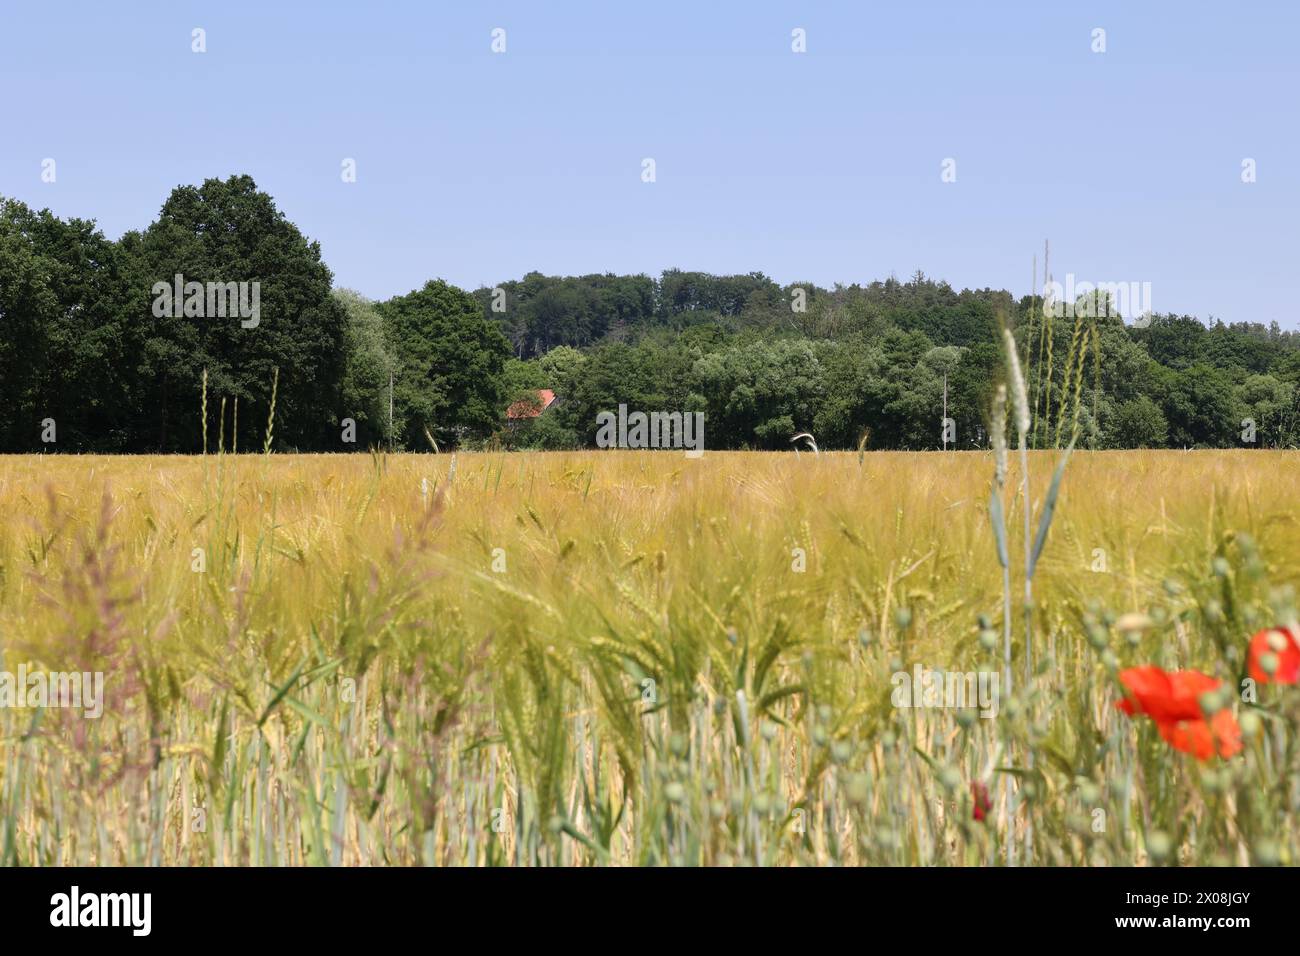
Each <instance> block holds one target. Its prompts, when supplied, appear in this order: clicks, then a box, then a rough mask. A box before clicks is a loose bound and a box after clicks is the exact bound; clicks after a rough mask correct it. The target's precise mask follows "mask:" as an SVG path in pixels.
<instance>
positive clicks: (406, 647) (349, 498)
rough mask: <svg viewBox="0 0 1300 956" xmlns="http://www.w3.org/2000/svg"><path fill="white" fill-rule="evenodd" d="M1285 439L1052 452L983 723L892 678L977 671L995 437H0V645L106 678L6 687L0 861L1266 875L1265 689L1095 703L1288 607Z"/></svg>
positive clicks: (1295, 800) (1286, 734)
mask: <svg viewBox="0 0 1300 956" xmlns="http://www.w3.org/2000/svg"><path fill="white" fill-rule="evenodd" d="M1029 460H1030V471H1031V474H1030V495H1029V501H1030V504H1031V506H1032V509H1033V512H1032V515H1033V519H1034V523H1035V525H1036V524H1037V522H1038V520H1039V515H1040V514H1041V512H1042V510H1043V506H1044V500H1045V496H1046V494H1047V491H1048V486H1049V482H1050V479H1051V476H1052V474H1053V470H1054V469H1055V468H1056V465H1057V461H1058V459H1057V455H1056V454H1055V453H1052V452H1032V453H1030V457H1029ZM1296 460H1297V459H1296V457H1295V455H1294V453H1287V452H1268V451H1263V450H1260V451H1254V450H1252V451H1248V452H1247V451H1225V452H1214V451H1203V452H1202V451H1197V452H1076V453H1075V454H1074V455H1073V456H1072V457H1071V458H1070V460H1069V463H1068V465H1067V467H1066V469H1065V472H1064V478H1063V480H1062V483H1061V490H1060V497H1059V500H1058V501H1057V503H1056V509H1055V515H1054V518H1053V520H1052V523H1051V526H1050V535H1049V537H1048V538H1047V540H1046V543H1045V546H1044V548H1043V550H1042V553H1041V561H1040V563H1039V565H1038V567H1037V571H1036V574H1035V575H1034V578H1033V582H1032V584H1033V591H1032V604H1031V606H1030V608H1029V610H1028V613H1027V614H1026V613H1025V608H1024V606H1023V605H1024V601H1023V598H1022V595H1021V591H1020V586H1019V584H1016V585H1015V587H1014V593H1013V604H1012V614H1011V618H1010V624H1011V629H1010V631H1011V648H1010V651H1011V680H1010V686H1005V682H1004V686H1002V687H1001V700H1000V707H999V710H998V713H997V716H996V717H994V718H992V719H988V718H987V717H984V716H981V715H980V714H979V713H977V712H976V710H975V708H974V707H972V706H969V705H968V706H965V707H958V708H946V707H917V706H913V707H900V706H898V705H897V703H896V702H895V700H894V699H893V696H892V692H893V690H894V687H895V675H897V674H899V673H900V672H903V673H909V674H910V673H914V668H916V667H918V666H919V667H923V668H931V669H939V670H944V671H960V672H968V673H992V674H997V675H1001V676H1005V674H1004V668H1005V663H1006V662H1005V660H1004V657H1005V653H1006V648H1005V646H1004V645H1005V641H1004V635H1005V634H1006V631H1005V629H1004V628H1005V625H1006V624H1007V623H1008V621H1007V620H1004V617H1005V608H1006V606H1007V605H1006V604H1004V591H1003V588H1004V578H1003V569H1002V567H1001V566H1000V563H999V560H998V557H997V546H996V540H995V535H994V533H993V531H992V525H991V522H990V488H991V485H992V481H993V471H994V466H993V459H992V456H991V455H990V454H987V453H975V452H969V453H952V454H944V453H938V452H935V453H883V452H882V453H871V452H868V453H865V454H853V453H842V454H840V453H836V454H828V453H824V454H821V455H813V454H808V453H804V454H800V455H796V454H773V453H744V452H737V453H714V452H709V453H706V454H705V455H704V457H703V458H700V459H697V460H691V459H687V458H685V457H684V456H683V455H681V454H679V453H671V452H635V451H605V452H585V453H555V454H541V453H538V454H519V453H515V454H491V453H477V454H470V453H460V454H458V455H455V456H452V455H447V454H442V455H384V454H381V453H371V454H369V455H366V454H354V455H346V456H344V455H337V456H292V455H264V454H263V455H258V454H245V455H229V454H225V455H222V454H216V455H214V454H209V455H206V456H194V457H74V456H42V457H36V456H30V457H0V509H2V510H3V514H4V516H5V520H4V522H3V525H2V526H0V649H2V652H3V661H2V663H0V669H3V670H4V671H7V672H15V671H16V670H17V669H18V667H19V665H24V666H26V668H27V669H28V671H29V672H30V671H32V670H35V669H41V668H43V669H45V670H49V671H65V672H67V671H76V672H82V673H91V672H102V673H103V675H104V693H103V702H102V703H103V712H102V716H100V717H98V718H90V717H87V716H85V715H84V714H83V713H82V712H80V711H77V710H74V709H69V708H56V707H49V708H31V707H27V708H24V707H18V706H10V707H6V708H0V827H2V832H0V861H2V862H4V863H6V864H18V865H53V864H88V865H122V864H130V865H160V864H161V865H201V864H233V865H245V864H252V865H606V864H608V865H838V864H843V865H864V864H865V865H871V864H884V865H913V864H925V865H977V864H990V865H995V864H1024V863H1032V864H1045V865H1073V866H1078V865H1116V864H1131V863H1138V864H1147V863H1170V864H1173V863H1190V864H1210V863H1219V864H1232V865H1236V864H1241V865H1247V864H1260V863H1265V864H1266V863H1294V862H1296V861H1297V849H1298V848H1300V832H1298V831H1297V825H1296V823H1297V810H1300V784H1298V780H1300V773H1298V771H1300V755H1298V754H1297V748H1296V733H1297V727H1298V719H1300V697H1298V696H1297V693H1298V691H1297V688H1296V687H1291V686H1280V685H1278V684H1268V685H1265V686H1260V687H1258V688H1257V689H1256V691H1257V694H1251V695H1241V694H1233V695H1232V699H1231V700H1230V701H1228V700H1225V701H1224V702H1223V703H1224V705H1225V706H1227V707H1228V709H1229V710H1231V712H1232V713H1234V714H1235V715H1236V719H1237V720H1239V721H1240V729H1241V735H1242V740H1243V746H1242V748H1241V751H1240V753H1237V754H1235V755H1233V756H1232V757H1231V758H1230V759H1220V758H1219V757H1218V756H1217V755H1216V756H1214V757H1211V759H1208V760H1198V759H1196V757H1194V756H1192V755H1190V754H1188V753H1184V752H1180V751H1179V750H1177V749H1174V748H1173V747H1171V746H1169V745H1168V744H1167V743H1166V741H1165V740H1164V739H1162V737H1161V735H1160V734H1159V733H1157V730H1156V728H1155V726H1154V725H1153V724H1152V723H1151V722H1150V721H1144V720H1140V719H1137V718H1133V717H1130V716H1127V715H1125V714H1124V713H1121V712H1120V710H1118V709H1117V707H1116V703H1117V702H1119V701H1120V700H1121V699H1122V698H1123V691H1122V689H1121V685H1120V683H1119V681H1118V680H1117V674H1118V673H1119V672H1120V671H1122V670H1123V669H1125V668H1129V667H1135V666H1139V665H1145V664H1152V665H1157V666H1160V667H1165V668H1170V669H1175V668H1195V669H1198V670H1200V671H1203V672H1204V673H1206V674H1209V675H1212V676H1214V677H1216V678H1218V679H1221V680H1223V681H1225V682H1226V684H1227V685H1230V686H1232V687H1238V686H1239V685H1240V681H1241V679H1242V678H1243V677H1244V675H1245V667H1246V656H1245V655H1246V648H1247V644H1248V642H1249V640H1250V638H1251V635H1252V634H1253V633H1255V632H1256V631H1258V630H1259V629H1260V628H1265V627H1269V626H1272V625H1274V624H1281V623H1287V621H1288V620H1289V619H1290V617H1291V615H1292V614H1293V613H1294V612H1293V590H1294V586H1295V585H1296V583H1297V580H1298V579H1300V528H1298V527H1297V523H1296V517H1295V508H1294V504H1295V501H1296V497H1297V494H1296V493H1297V490H1298V488H1297V480H1296V478H1295V475H1294V472H1293V471H1292V469H1293V468H1294V466H1295V464H1296ZM1021 477H1022V476H1021V475H1020V473H1019V472H1018V470H1017V469H1016V467H1015V461H1014V460H1013V462H1012V467H1011V469H1010V473H1009V474H1008V475H1007V478H1006V485H1005V487H1006V494H1005V517H1006V526H1007V527H1008V528H1009V529H1014V530H1012V532H1011V533H1010V534H1009V535H1008V540H1007V546H1008V548H1009V567H1010V569H1011V572H1012V573H1014V572H1015V571H1016V569H1017V568H1019V567H1020V566H1021V565H1022V564H1023V562H1024V553H1023V544H1022V543H1021V535H1020V530H1021V528H1022V526H1023V524H1024V510H1023V508H1024V498H1023V496H1022V495H1021V494H1020V493H1019V490H1020V488H1021ZM1135 622H1137V623H1135ZM1027 636H1028V639H1027Z"/></svg>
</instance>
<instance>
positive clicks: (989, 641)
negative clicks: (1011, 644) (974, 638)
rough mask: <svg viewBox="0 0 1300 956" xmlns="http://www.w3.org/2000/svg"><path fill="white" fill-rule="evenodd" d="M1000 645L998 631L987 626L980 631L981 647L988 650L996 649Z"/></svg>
mask: <svg viewBox="0 0 1300 956" xmlns="http://www.w3.org/2000/svg"><path fill="white" fill-rule="evenodd" d="M997 646H998V635H997V632H996V631H991V630H989V629H987V628H985V629H984V630H982V631H980V647H982V648H984V650H986V651H992V650H996V649H997Z"/></svg>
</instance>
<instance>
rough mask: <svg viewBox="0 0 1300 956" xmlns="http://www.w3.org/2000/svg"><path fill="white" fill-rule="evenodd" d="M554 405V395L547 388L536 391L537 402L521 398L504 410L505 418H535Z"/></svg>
mask: <svg viewBox="0 0 1300 956" xmlns="http://www.w3.org/2000/svg"><path fill="white" fill-rule="evenodd" d="M554 403H555V393H554V392H553V391H551V390H550V389H549V388H539V389H538V390H537V401H536V402H532V401H529V400H528V399H526V398H521V399H520V400H519V401H517V402H515V403H514V404H513V405H511V406H510V407H509V408H507V409H506V418H536V417H537V416H538V415H540V414H541V413H542V412H544V411H546V410H547V409H548V408H550V407H551V405H553V404H554Z"/></svg>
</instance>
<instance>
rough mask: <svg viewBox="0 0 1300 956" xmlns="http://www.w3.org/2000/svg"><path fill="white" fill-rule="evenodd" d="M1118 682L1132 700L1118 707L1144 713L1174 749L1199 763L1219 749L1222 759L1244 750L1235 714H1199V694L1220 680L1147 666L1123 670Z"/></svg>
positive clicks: (1214, 686) (1222, 712)
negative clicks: (1207, 717)
mask: <svg viewBox="0 0 1300 956" xmlns="http://www.w3.org/2000/svg"><path fill="white" fill-rule="evenodd" d="M1119 679H1120V682H1121V683H1122V684H1123V685H1124V688H1125V690H1127V691H1128V696H1126V697H1125V698H1124V699H1123V700H1121V701H1120V702H1119V703H1118V704H1116V706H1117V707H1118V708H1119V709H1120V710H1122V711H1124V713H1126V714H1130V715H1132V714H1146V715H1147V716H1148V717H1150V718H1151V719H1152V720H1154V721H1155V722H1156V728H1157V729H1158V730H1159V731H1160V736H1161V737H1163V738H1164V739H1165V741H1166V742H1167V743H1168V744H1169V746H1171V747H1173V748H1174V749H1175V750H1181V751H1182V752H1183V753H1189V754H1191V755H1192V756H1194V757H1196V759H1197V760H1209V759H1210V758H1211V757H1212V756H1214V753H1215V751H1216V750H1217V751H1218V753H1219V756H1220V757H1231V756H1232V755H1233V754H1235V753H1237V752H1238V751H1240V750H1241V728H1240V727H1239V726H1237V718H1236V717H1234V716H1233V715H1232V711H1230V710H1228V709H1227V708H1224V709H1223V710H1220V711H1218V712H1217V713H1215V715H1214V716H1213V717H1212V718H1211V719H1209V720H1206V719H1205V714H1204V712H1202V710H1201V702H1200V697H1201V695H1202V694H1204V693H1205V692H1206V691H1212V690H1215V689H1216V688H1218V687H1220V686H1221V684H1222V682H1220V681H1217V680H1215V679H1214V678H1213V677H1210V676H1209V675H1208V674H1202V673H1201V672H1200V671H1164V670H1161V669H1160V668H1159V667H1153V666H1151V665H1149V664H1148V665H1147V666H1145V667H1133V668H1130V669H1129V670H1126V671H1121V672H1120V675H1119Z"/></svg>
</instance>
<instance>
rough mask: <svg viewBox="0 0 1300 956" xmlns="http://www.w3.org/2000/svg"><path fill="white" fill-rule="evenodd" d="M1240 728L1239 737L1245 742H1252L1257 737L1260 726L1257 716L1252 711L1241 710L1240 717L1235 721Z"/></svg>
mask: <svg viewBox="0 0 1300 956" xmlns="http://www.w3.org/2000/svg"><path fill="white" fill-rule="evenodd" d="M1237 723H1238V725H1240V727H1241V736H1242V737H1244V738H1246V739H1247V740H1254V739H1255V737H1256V736H1258V735H1259V731H1260V727H1261V726H1262V725H1261V724H1260V720H1259V714H1257V713H1255V712H1254V711H1253V710H1243V711H1242V712H1241V716H1240V717H1239V718H1238V719H1237Z"/></svg>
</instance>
